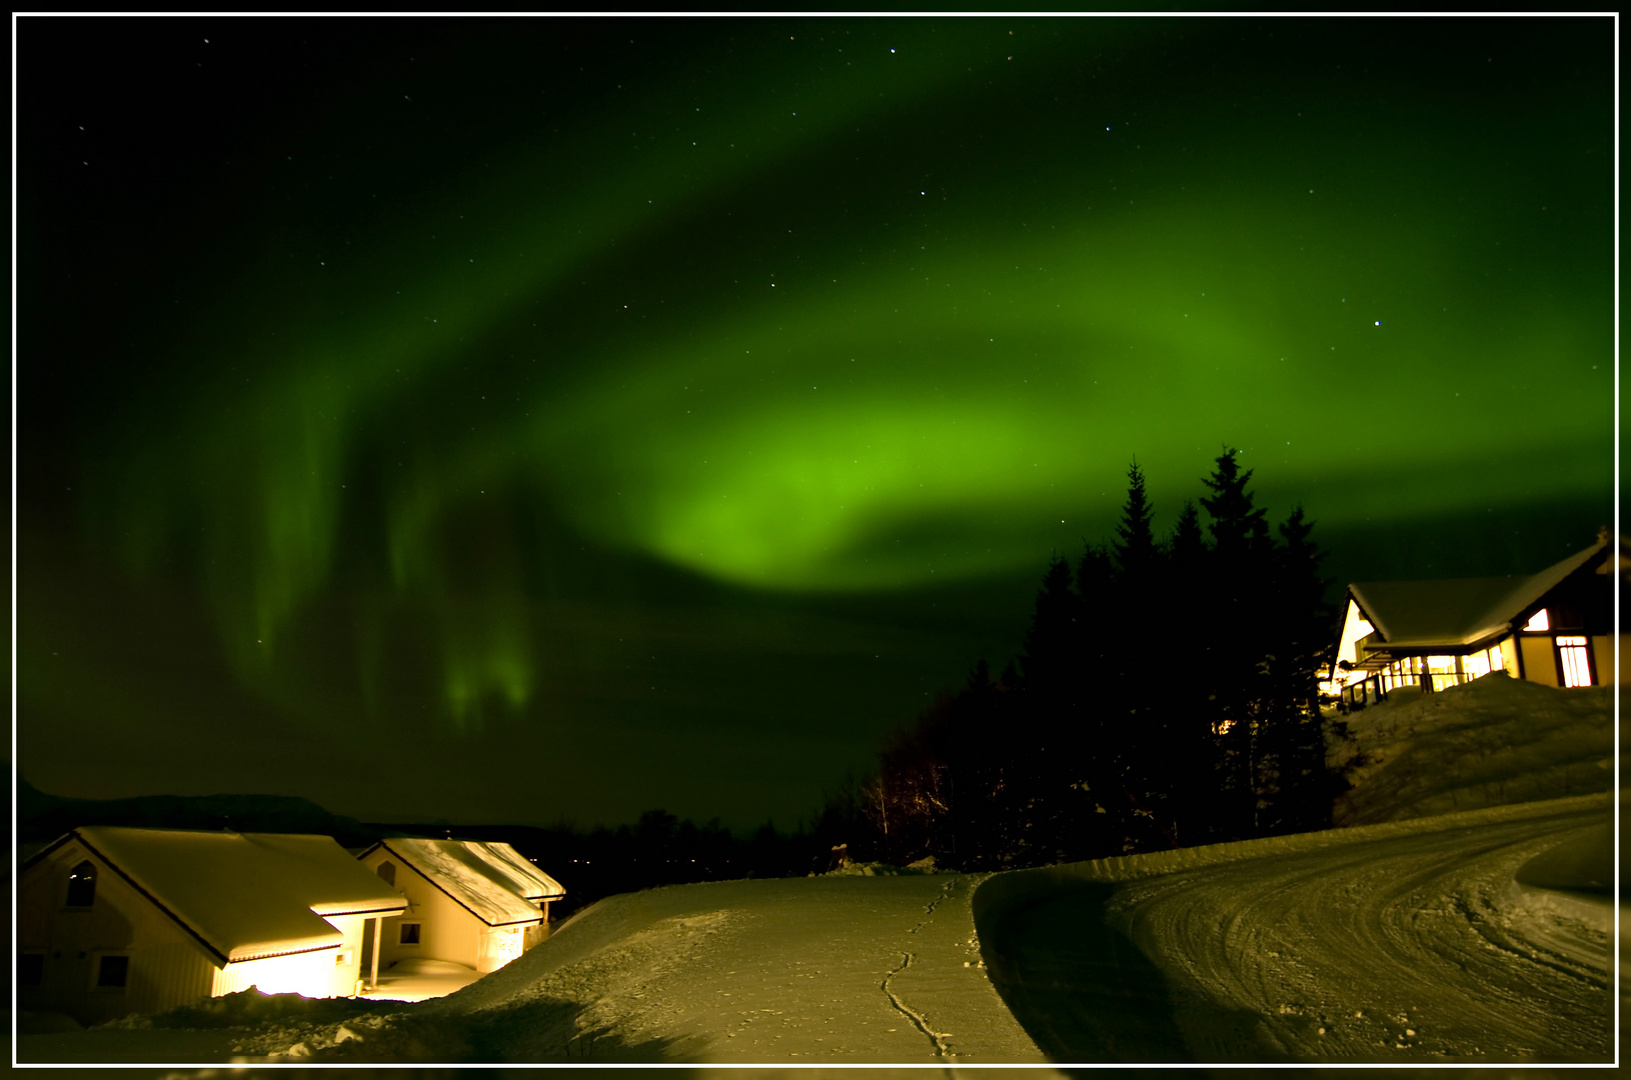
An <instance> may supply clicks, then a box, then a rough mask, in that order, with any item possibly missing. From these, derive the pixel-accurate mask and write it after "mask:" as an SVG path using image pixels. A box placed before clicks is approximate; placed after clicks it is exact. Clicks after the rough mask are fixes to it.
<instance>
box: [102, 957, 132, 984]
mask: <svg viewBox="0 0 1631 1080" xmlns="http://www.w3.org/2000/svg"><path fill="white" fill-rule="evenodd" d="M129 980H130V957H128V956H104V957H102V962H101V963H99V964H98V965H97V966H96V985H97V986H99V987H102V988H104V989H114V990H122V989H124V986H125V984H126V983H127V982H128V981H129Z"/></svg>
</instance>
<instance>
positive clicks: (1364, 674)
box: [1329, 530, 1627, 708]
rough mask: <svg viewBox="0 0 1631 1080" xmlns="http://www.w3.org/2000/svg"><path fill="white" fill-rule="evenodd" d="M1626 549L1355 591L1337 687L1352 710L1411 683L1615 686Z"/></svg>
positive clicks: (1333, 677)
mask: <svg viewBox="0 0 1631 1080" xmlns="http://www.w3.org/2000/svg"><path fill="white" fill-rule="evenodd" d="M1626 566H1627V549H1626V543H1625V541H1624V540H1623V539H1622V540H1621V542H1620V543H1619V544H1618V545H1614V544H1611V543H1610V541H1609V538H1608V535H1607V532H1606V530H1605V532H1604V533H1603V535H1601V536H1600V537H1599V538H1598V540H1597V543H1595V544H1593V545H1592V546H1591V547H1589V548H1586V549H1585V550H1584V551H1580V552H1577V553H1575V554H1573V555H1571V556H1569V557H1568V558H1567V559H1564V560H1562V561H1561V562H1558V563H1556V564H1554V565H1552V566H1548V567H1547V568H1546V569H1544V570H1542V571H1540V572H1539V573H1537V574H1532V575H1529V576H1528V577H1498V578H1455V579H1449V580H1441V581H1372V582H1360V583H1355V584H1352V585H1349V586H1348V595H1347V599H1346V601H1345V603H1344V616H1343V620H1342V630H1341V635H1340V637H1339V638H1338V644H1337V654H1336V658H1335V660H1333V661H1332V667H1331V672H1330V684H1329V686H1330V690H1331V691H1332V692H1333V693H1335V694H1338V695H1339V696H1340V698H1341V701H1342V703H1343V704H1344V705H1345V706H1347V707H1350V708H1353V707H1359V706H1363V705H1366V704H1369V703H1373V702H1376V701H1379V700H1381V699H1383V698H1384V697H1386V696H1387V694H1388V692H1389V691H1390V690H1393V689H1396V688H1398V687H1401V686H1408V687H1412V688H1418V687H1419V688H1420V689H1421V691H1423V692H1426V693H1431V692H1433V691H1435V690H1444V689H1447V688H1448V687H1451V686H1455V685H1457V684H1458V683H1463V682H1468V681H1470V680H1472V679H1476V678H1478V677H1479V676H1482V675H1488V674H1490V673H1491V672H1494V671H1505V672H1506V673H1507V674H1508V675H1510V676H1512V677H1513V678H1517V679H1526V680H1528V681H1530V682H1535V683H1540V684H1542V685H1545V686H1556V687H1571V686H1598V685H1602V684H1604V683H1609V682H1612V681H1614V672H1615V668H1614V644H1615V642H1614V594H1615V589H1616V582H1617V580H1618V581H1619V583H1620V587H1622V588H1623V578H1624V574H1625V568H1626Z"/></svg>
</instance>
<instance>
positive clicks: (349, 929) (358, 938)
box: [323, 915, 396, 997]
mask: <svg viewBox="0 0 1631 1080" xmlns="http://www.w3.org/2000/svg"><path fill="white" fill-rule="evenodd" d="M373 918H374V917H373V916H372V915H325V916H323V919H324V921H326V922H327V923H328V924H329V925H330V926H332V927H334V929H336V930H338V931H339V932H340V933H342V934H344V935H345V944H343V945H341V946H340V948H339V950H338V953H337V955H336V956H335V958H334V964H333V980H334V989H333V991H332V992H333V994H334V996H335V997H350V996H351V995H352V994H355V993H356V992H357V980H358V979H366V978H367V977H368V966H367V965H368V963H369V960H370V957H365V956H364V955H363V951H362V939H363V924H364V923H368V922H372V921H373ZM395 921H396V920H395V919H394V918H387V919H386V920H385V921H384V926H385V928H386V930H385V932H386V933H390V927H391V924H392V923H394V922H395Z"/></svg>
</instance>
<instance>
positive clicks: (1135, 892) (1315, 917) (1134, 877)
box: [981, 796, 1613, 1065]
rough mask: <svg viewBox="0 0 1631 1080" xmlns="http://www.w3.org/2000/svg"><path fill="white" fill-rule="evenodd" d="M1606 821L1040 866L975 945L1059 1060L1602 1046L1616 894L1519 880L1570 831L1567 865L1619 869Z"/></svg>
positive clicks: (1491, 822)
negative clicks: (1247, 854) (1166, 867)
mask: <svg viewBox="0 0 1631 1080" xmlns="http://www.w3.org/2000/svg"><path fill="white" fill-rule="evenodd" d="M1607 817H1608V800H1607V797H1606V796H1605V797H1599V798H1596V799H1592V798H1587V799H1573V800H1560V801H1558V802H1554V803H1541V804H1532V805H1530V806H1528V807H1507V808H1503V809H1500V810H1497V811H1491V812H1479V813H1474V814H1466V815H1456V816H1454V817H1453V818H1438V819H1428V820H1422V821H1418V822H1410V823H1404V824H1403V825H1392V826H1379V827H1375V828H1367V829H1357V830H1349V831H1342V832H1335V833H1326V834H1315V835H1310V836H1306V837H1290V838H1284V839H1282V840H1279V841H1263V842H1256V844H1255V847H1256V849H1257V850H1260V851H1262V853H1263V857H1258V858H1249V859H1244V860H1240V861H1232V860H1236V859H1238V857H1239V855H1240V854H1241V853H1242V852H1243V851H1248V850H1251V849H1252V847H1253V846H1254V845H1222V846H1219V847H1218V848H1214V849H1211V854H1210V857H1213V858H1217V859H1220V860H1230V861H1219V862H1217V863H1216V864H1214V865H1206V861H1207V859H1208V858H1209V854H1208V849H1194V850H1193V851H1192V852H1185V853H1174V855H1175V856H1182V858H1181V859H1167V860H1166V863H1167V864H1172V863H1179V862H1181V863H1187V864H1190V868H1187V869H1186V868H1182V867H1181V866H1175V867H1174V868H1173V869H1172V871H1171V872H1166V873H1159V871H1160V870H1161V869H1162V866H1163V860H1162V857H1160V856H1154V857H1143V858H1131V859H1120V860H1104V861H1102V862H1099V863H1094V864H1079V865H1078V866H1076V867H1073V868H1069V872H1065V871H1063V870H1061V869H1056V870H1054V871H1052V872H1047V873H1044V872H1031V878H1032V881H1033V885H1032V887H1031V892H1032V895H1029V896H1028V895H1027V890H1025V889H1023V888H1018V887H1016V886H1015V885H1014V884H1011V883H1008V882H1004V884H1003V885H1002V886H998V887H997V888H996V889H994V890H993V891H994V892H1002V891H1004V890H1006V891H1007V892H1008V893H1009V894H1010V898H1009V899H1008V900H1007V901H1006V902H999V901H997V900H996V899H994V898H993V899H992V900H990V901H989V902H988V904H987V905H986V906H987V907H988V909H989V910H988V911H987V912H986V913H984V914H982V918H981V927H982V931H983V933H982V938H983V943H984V948H985V952H986V955H987V957H988V959H990V960H991V962H992V964H993V978H994V979H995V980H996V982H997V984H998V986H999V987H1000V988H1001V990H1002V992H1003V994H1004V996H1005V998H1006V999H1007V1000H1008V1002H1009V1004H1010V1006H1011V1007H1012V1008H1013V1010H1014V1012H1015V1014H1016V1015H1017V1016H1018V1017H1019V1018H1020V1020H1021V1021H1022V1023H1024V1025H1025V1026H1026V1028H1027V1029H1028V1030H1029V1031H1030V1032H1031V1034H1032V1035H1033V1037H1034V1038H1035V1039H1036V1041H1037V1043H1038V1044H1039V1045H1040V1046H1041V1047H1042V1048H1043V1049H1044V1050H1046V1051H1047V1052H1048V1054H1049V1056H1050V1057H1051V1058H1053V1059H1054V1060H1056V1061H1064V1062H1102V1061H1163V1060H1164V1061H1199V1062H1330V1063H1333V1064H1335V1063H1342V1062H1376V1063H1387V1064H1397V1065H1414V1064H1424V1063H1429V1062H1433V1063H1444V1064H1449V1063H1456V1064H1488V1063H1494V1062H1503V1063H1505V1062H1541V1061H1544V1062H1602V1061H1606V1060H1609V1059H1610V1058H1611V1056H1612V1047H1611V1036H1612V1026H1611V1025H1612V1018H1611V1010H1612V1005H1613V995H1612V989H1611V987H1612V965H1611V961H1610V948H1611V941H1612V918H1613V908H1612V905H1611V904H1610V903H1609V902H1608V899H1607V896H1606V894H1597V895H1593V894H1592V893H1589V892H1583V891H1578V890H1575V891H1558V890H1553V889H1543V888H1534V887H1529V886H1525V885H1523V884H1520V883H1519V882H1517V881H1516V880H1514V879H1515V877H1516V876H1518V875H1519V874H1520V869H1521V868H1523V867H1524V866H1525V865H1526V864H1529V863H1530V862H1531V860H1533V859H1534V858H1535V857H1536V856H1537V855H1540V854H1542V853H1543V852H1548V851H1553V850H1557V849H1560V846H1561V851H1562V852H1563V853H1564V854H1566V855H1569V856H1570V858H1569V859H1567V860H1563V861H1562V862H1560V860H1559V859H1558V858H1557V857H1556V856H1554V857H1553V858H1552V862H1553V863H1554V864H1559V865H1564V863H1566V865H1564V870H1565V874H1564V878H1565V879H1567V880H1568V881H1570V882H1571V883H1576V884H1578V883H1580V880H1583V876H1589V875H1588V874H1587V872H1586V870H1585V869H1584V868H1585V867H1595V868H1596V874H1597V878H1598V879H1599V880H1604V879H1606V876H1607V875H1606V874H1604V873H1602V870H1603V869H1605V868H1606V866H1607V864H1608V860H1609V859H1610V854H1609V851H1608V844H1609V839H1608V837H1609V834H1608V833H1607V832H1606V830H1605V822H1606V820H1607ZM1231 849H1233V850H1231ZM1152 873H1154V874H1156V876H1145V875H1150V874H1152ZM1525 876H1527V877H1530V878H1534V877H1536V875H1534V874H1528V875H1525ZM1556 876H1557V875H1555V874H1554V875H1553V877H1554V878H1555V877H1556ZM1008 877H1009V878H1013V879H1016V880H1018V881H1019V882H1021V883H1022V882H1023V881H1024V878H1025V875H1008ZM1554 883H1556V882H1554ZM993 885H996V883H995V882H993Z"/></svg>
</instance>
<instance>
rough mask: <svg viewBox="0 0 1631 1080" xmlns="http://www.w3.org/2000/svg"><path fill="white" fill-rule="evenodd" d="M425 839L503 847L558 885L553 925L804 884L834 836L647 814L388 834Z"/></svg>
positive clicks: (821, 864)
mask: <svg viewBox="0 0 1631 1080" xmlns="http://www.w3.org/2000/svg"><path fill="white" fill-rule="evenodd" d="M390 828H391V830H392V831H399V832H402V833H407V834H414V835H421V836H440V835H443V833H444V832H445V833H446V835H448V836H450V837H453V838H455V839H461V840H501V841H504V842H505V843H508V844H512V845H514V846H515V849H516V850H517V851H519V852H520V853H521V854H522V855H524V856H526V857H528V858H530V859H533V860H535V861H536V862H537V864H538V867H539V869H541V870H543V871H545V872H546V873H548V874H549V875H550V876H551V877H553V878H555V880H557V881H559V882H560V883H561V885H562V886H563V887H564V888H565V889H566V898H565V900H563V901H557V902H556V903H555V904H553V905H551V907H550V917H551V918H552V919H556V918H561V917H563V916H565V915H569V914H571V913H572V912H574V911H576V910H578V909H579V908H581V907H583V906H585V905H587V904H590V903H592V902H594V901H595V900H599V899H600V898H602V897H605V896H612V895H614V894H617V893H625V892H635V891H637V890H639V889H649V888H654V887H656V886H661V885H683V884H689V883H692V882H699V881H728V880H732V879H736V878H768V877H803V876H805V875H806V874H810V873H821V872H824V871H826V870H827V869H829V867H830V865H831V861H832V845H833V844H835V843H839V842H841V841H840V840H833V839H831V835H830V833H831V830H822V829H820V828H817V829H808V828H805V827H804V826H803V825H800V826H799V827H798V828H796V829H794V830H793V831H791V832H783V831H782V830H780V829H778V828H777V827H776V825H775V823H774V822H771V821H766V822H765V823H764V824H763V825H760V826H759V827H758V828H757V829H756V830H754V831H753V832H751V833H746V834H743V835H737V834H735V833H733V832H732V831H731V830H730V829H729V828H727V827H726V826H724V825H723V824H721V823H720V821H719V819H718V818H715V819H714V820H712V821H708V822H705V823H702V824H698V823H696V822H694V821H692V820H690V819H689V818H685V819H681V818H679V817H677V816H675V815H674V814H671V813H669V812H668V811H667V810H661V809H659V810H647V811H645V812H644V813H642V814H641V815H640V818H639V820H638V821H636V822H635V823H634V824H632V825H627V824H625V825H618V826H616V827H608V826H604V825H602V826H599V827H597V828H594V829H579V828H577V827H575V826H573V825H571V824H561V825H556V826H552V827H536V826H523V825H514V826H502V825H495V826H479V825H478V826H448V827H446V828H445V829H443V828H438V827H427V826H423V825H420V826H417V827H415V826H404V825H398V826H391V827H390Z"/></svg>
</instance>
